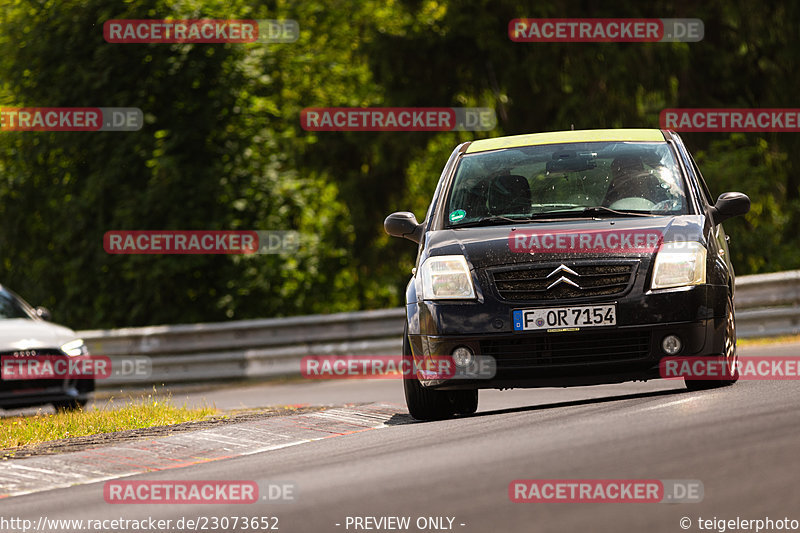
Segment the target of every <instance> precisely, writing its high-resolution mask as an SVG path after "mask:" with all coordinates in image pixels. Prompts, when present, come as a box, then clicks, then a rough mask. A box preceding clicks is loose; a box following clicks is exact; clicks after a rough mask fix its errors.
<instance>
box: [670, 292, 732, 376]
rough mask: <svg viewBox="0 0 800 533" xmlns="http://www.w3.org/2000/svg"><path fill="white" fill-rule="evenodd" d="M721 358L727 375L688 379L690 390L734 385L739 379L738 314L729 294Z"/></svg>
mask: <svg viewBox="0 0 800 533" xmlns="http://www.w3.org/2000/svg"><path fill="white" fill-rule="evenodd" d="M720 359H721V360H722V361H724V362H725V376H724V377H723V378H722V379H712V380H698V379H686V378H684V380H683V381H684V383H685V384H686V388H687V389H689V390H703V389H713V388H717V387H724V386H726V385H733V384H734V383H736V382H737V381H738V380H739V356H738V355H737V354H736V316H735V315H734V310H733V298H732V297H731V295H730V294H728V309H727V313H726V318H725V339H724V342H723V354H722V355H721V356H720Z"/></svg>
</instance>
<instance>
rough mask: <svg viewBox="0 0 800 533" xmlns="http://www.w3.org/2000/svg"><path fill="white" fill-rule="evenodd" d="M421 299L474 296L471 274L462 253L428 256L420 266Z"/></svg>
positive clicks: (458, 298)
mask: <svg viewBox="0 0 800 533" xmlns="http://www.w3.org/2000/svg"><path fill="white" fill-rule="evenodd" d="M420 275H421V276H422V299H423V300H444V299H451V300H465V299H474V298H475V289H473V287H472V276H471V275H470V273H469V267H468V266H467V260H466V259H465V258H464V256H463V255H440V256H436V257H429V258H428V259H426V260H425V262H424V263H422V267H421V268H420Z"/></svg>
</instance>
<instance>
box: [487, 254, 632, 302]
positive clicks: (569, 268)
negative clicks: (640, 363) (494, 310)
mask: <svg viewBox="0 0 800 533" xmlns="http://www.w3.org/2000/svg"><path fill="white" fill-rule="evenodd" d="M636 266H637V262H635V261H628V262H614V263H575V264H571V263H567V264H560V263H555V264H548V265H527V266H524V267H512V268H503V269H493V270H491V271H490V276H491V279H492V281H493V283H494V286H495V288H496V289H497V293H498V295H499V296H500V298H501V299H503V300H508V301H513V302H522V301H542V300H565V299H571V298H586V297H591V296H604V297H614V296H619V295H621V294H623V293H624V292H625V291H626V290H627V288H628V286H629V285H630V283H631V282H632V281H633V275H634V274H635V272H636Z"/></svg>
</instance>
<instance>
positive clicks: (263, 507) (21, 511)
mask: <svg viewBox="0 0 800 533" xmlns="http://www.w3.org/2000/svg"><path fill="white" fill-rule="evenodd" d="M797 350H800V346H798V345H787V346H783V347H779V348H775V347H756V348H751V349H748V350H747V353H749V354H754V353H759V354H764V355H777V354H783V355H794V354H796V353H797ZM308 386H309V385H305V384H300V385H284V386H282V387H288V388H292V387H295V388H296V387H308ZM327 387H329V390H328V395H327V396H325V398H327V399H331V400H333V401H335V400H338V398H337V397H336V396H337V395H338V394H344V395H345V396H348V391H349V395H350V396H349V397H355V396H358V397H359V399H362V400H363V399H372V400H375V401H392V402H396V403H397V404H398V406H397V415H396V416H395V417H394V418H393V419H392V420H391V421H390V422H389V423H388V424H387V427H383V428H380V429H377V430H371V431H365V432H360V433H355V434H351V435H344V436H340V437H336V438H329V439H323V440H319V441H315V442H309V443H305V444H301V445H297V446H293V447H289V448H285V449H278V450H272V451H269V452H266V453H258V454H254V455H250V456H246V457H240V458H235V459H228V460H221V461H217V462H213V463H207V464H200V465H195V466H191V467H188V468H182V469H174V470H165V471H160V472H154V473H150V474H144V475H138V476H134V477H131V478H128V479H136V480H141V479H144V480H174V479H195V480H209V479H227V480H255V481H259V482H263V481H265V480H281V481H288V482H292V483H294V484H295V486H296V487H297V495H296V501H294V502H293V503H276V504H264V503H256V504H251V505H227V506H226V505H213V506H209V505H205V506H198V505H180V506H179V505H110V504H107V503H105V501H104V499H103V491H102V488H103V484H102V483H94V484H89V485H81V486H74V487H71V488H69V489H59V490H53V491H48V492H42V493H37V494H32V495H25V496H18V497H13V498H10V499H8V500H6V501H2V502H1V503H0V517H5V518H10V517H23V518H29V519H32V520H34V521H36V520H38V518H39V517H40V516H42V515H45V516H47V517H48V518H50V519H54V518H84V519H105V518H108V519H113V518H119V517H126V518H144V517H154V518H164V519H167V518H169V519H172V520H173V521H174V520H177V519H179V518H180V517H198V516H231V517H232V516H276V517H278V525H279V528H280V529H279V531H284V532H324V531H370V530H368V529H354V528H353V527H352V526H350V527H349V528H347V527H346V523H347V522H346V521H347V517H348V516H350V517H354V516H360V517H364V516H371V517H381V516H409V517H411V526H412V527H411V528H410V529H407V531H420V530H422V531H440V530H443V529H431V528H428V529H418V528H417V527H416V524H415V521H416V520H417V518H418V517H451V518H454V521H453V526H452V528H453V530H455V531H465V532H466V531H481V532H483V531H487V532H495V531H497V532H501V531H537V532H539V531H559V532H560V531H580V532H586V531H592V532H594V531H597V532H603V531H609V532H612V531H613V532H615V533H616V532H620V531H623V532H627V531H665V532H666V531H672V532H674V531H684V530H685V529H682V528H681V526H680V524H679V521H680V520H681V519H682V518H684V517H688V518H689V519H691V522H692V523H691V526H690V528H689V529H688V530H689V531H697V530H700V529H701V528H700V527H698V520H699V519H700V518H702V519H704V520H705V519H713V518H717V519H726V520H727V519H736V518H737V517H739V518H740V519H764V518H765V517H769V518H771V519H773V520H777V519H783V518H785V517H789V518H790V519H791V518H794V519H796V520H800V506H798V503H800V484H799V483H798V479H799V478H800V461H798V460H797V456H798V450H799V449H800V447H799V446H798V444H799V443H800V409H799V408H798V407H800V387H798V383H797V382H795V381H740V382H739V383H737V384H736V385H734V386H733V387H727V388H724V389H718V390H711V391H703V392H687V391H686V390H685V389H684V388H683V386H682V384H681V383H679V382H673V381H654V382H649V383H633V384H623V385H613V386H600V387H585V388H572V389H534V390H522V391H507V392H500V391H486V392H483V393H482V396H481V409H480V411H479V413H478V414H477V415H475V416H471V417H465V418H459V419H454V420H448V421H441V422H428V423H409V422H410V421H409V418H408V415H407V412H406V411H405V408H404V407H403V405H402V393H401V392H400V390H399V387H400V385H399V383H397V382H396V381H374V382H368V383H363V382H361V383H356V382H353V383H337V384H335V385H327ZM354 391H355V392H354ZM240 393H241V391H240ZM224 394H234V393H232V392H230V391H228V392H225V393H224ZM264 394H265V395H267V396H269V395H272V394H274V391H272V392H268V393H264ZM246 398H249V396H247V397H246ZM206 399H207V398H206ZM307 399H308V402H306V403H311V402H315V401H318V400H319V399H320V398H319V397H316V398H307ZM248 401H249V400H248ZM244 403H245V404H246V403H247V402H244ZM283 403H299V402H294V401H285V402H283ZM515 479H693V480H699V481H701V482H702V484H703V487H704V499H703V501H702V502H700V503H680V504H665V503H652V504H649V503H648V504H644V503H627V504H621V503H614V504H603V503H558V504H551V503H548V504H542V503H512V502H510V501H509V497H508V486H509V483H510V482H512V481H513V480H515ZM0 521H1V519H0ZM444 523H445V524H447V520H445V521H444ZM336 524H340V525H338V526H337V525H336ZM461 524H464V525H463V526H462V525H461ZM705 525H706V526H708V525H709V524H705ZM229 529H230V528H229ZM705 529H710V528H709V527H705ZM3 530H4V531H14V530H15V529H12V528H8V529H5V528H3ZM168 530H176V529H175V528H174V527H173V528H172V529H168ZM220 530H225V529H220ZM713 530H715V531H720V528H719V526H717V527H715V528H713ZM726 530H728V531H730V530H731V529H730V528H726ZM734 530H735V529H734ZM159 531H160V530H159ZM371 531H390V530H389V529H371ZM395 531H397V530H395Z"/></svg>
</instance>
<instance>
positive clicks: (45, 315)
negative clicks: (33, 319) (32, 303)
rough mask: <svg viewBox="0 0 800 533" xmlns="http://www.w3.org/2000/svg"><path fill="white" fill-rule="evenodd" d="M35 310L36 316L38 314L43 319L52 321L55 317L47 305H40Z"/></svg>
mask: <svg viewBox="0 0 800 533" xmlns="http://www.w3.org/2000/svg"><path fill="white" fill-rule="evenodd" d="M33 311H34V312H35V313H36V316H38V317H39V318H41V319H42V320H47V321H48V322H50V321H51V320H52V318H53V315H51V314H50V310H49V309H48V308H46V307H42V306H39V307H37V308H36V309H34V310H33Z"/></svg>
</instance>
